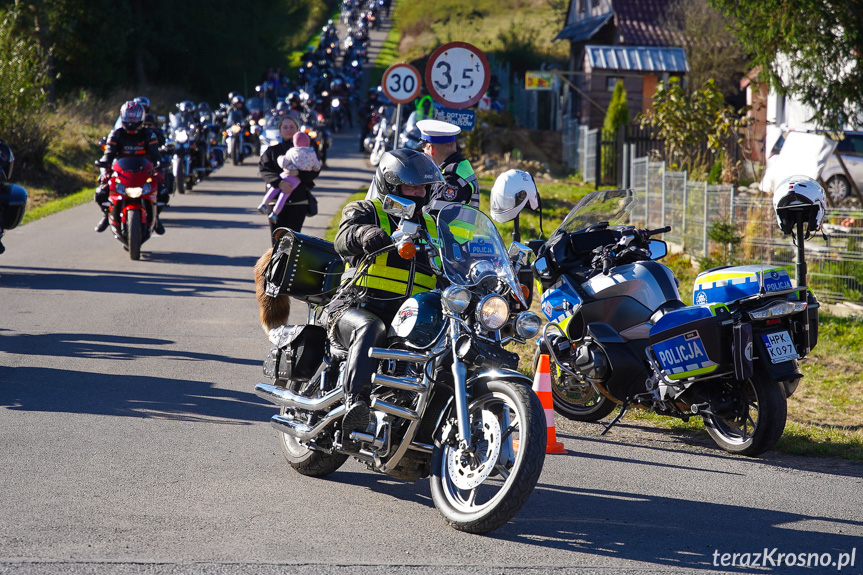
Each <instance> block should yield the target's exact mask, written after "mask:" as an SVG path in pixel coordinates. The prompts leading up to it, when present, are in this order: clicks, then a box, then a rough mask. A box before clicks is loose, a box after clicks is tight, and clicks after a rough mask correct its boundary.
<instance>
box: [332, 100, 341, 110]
mask: <svg viewBox="0 0 863 575" xmlns="http://www.w3.org/2000/svg"><path fill="white" fill-rule="evenodd" d="M339 104H341V102H339V99H338V98H333V103H332V106H333V108H338V107H339Z"/></svg>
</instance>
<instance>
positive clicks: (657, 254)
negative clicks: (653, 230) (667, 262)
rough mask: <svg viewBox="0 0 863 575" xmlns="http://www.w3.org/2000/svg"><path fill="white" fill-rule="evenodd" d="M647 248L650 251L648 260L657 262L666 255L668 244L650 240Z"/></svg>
mask: <svg viewBox="0 0 863 575" xmlns="http://www.w3.org/2000/svg"><path fill="white" fill-rule="evenodd" d="M647 248H648V249H649V250H650V259H652V260H658V259H659V258H662V257H665V255H666V254H668V244H666V243H665V242H664V241H662V240H650V243H649V244H648V245H647Z"/></svg>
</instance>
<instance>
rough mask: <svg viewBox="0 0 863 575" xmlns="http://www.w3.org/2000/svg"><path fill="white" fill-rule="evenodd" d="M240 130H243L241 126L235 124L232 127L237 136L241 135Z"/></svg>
mask: <svg viewBox="0 0 863 575" xmlns="http://www.w3.org/2000/svg"><path fill="white" fill-rule="evenodd" d="M240 130H242V128H241V127H240V125H239V124H234V125H233V126H231V131H232V132H233V133H235V134H239V133H240Z"/></svg>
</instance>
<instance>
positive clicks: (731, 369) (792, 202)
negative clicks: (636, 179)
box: [492, 178, 826, 456]
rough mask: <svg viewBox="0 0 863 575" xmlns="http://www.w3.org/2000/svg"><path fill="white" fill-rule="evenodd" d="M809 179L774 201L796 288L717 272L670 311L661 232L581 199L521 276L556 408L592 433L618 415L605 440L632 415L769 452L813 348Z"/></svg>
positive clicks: (812, 192)
mask: <svg viewBox="0 0 863 575" xmlns="http://www.w3.org/2000/svg"><path fill="white" fill-rule="evenodd" d="M806 180H808V178H798V179H797V180H792V182H791V183H790V184H788V183H786V184H785V187H784V188H783V193H781V194H779V195H777V196H776V197H775V198H774V203H775V206H776V214H777V219H778V221H779V225H780V228H781V229H782V231H783V232H785V233H792V232H794V233H796V238H797V246H798V252H797V257H798V260H797V261H798V262H799V263H798V265H797V272H796V275H797V285H796V286H794V284H793V283H792V281H791V279H790V277H789V275H788V273H787V272H786V271H785V270H784V269H783V268H781V267H777V266H770V265H743V266H723V267H719V268H714V269H710V270H706V271H704V272H701V273H700V274H699V275H698V277H697V278H696V280H695V290H694V300H695V303H694V305H686V304H684V303H683V302H682V301H680V294H679V292H678V289H677V285H678V282H677V280H676V278H675V277H674V275H673V274H672V272H671V270H669V269H668V268H667V267H665V266H663V265H662V264H660V263H659V262H658V261H657V260H659V259H660V258H662V257H663V256H664V255H665V254H666V253H667V246H666V244H665V242H663V241H659V240H655V239H651V238H652V236H655V235H658V234H662V233H664V232H667V231H669V230H670V227H665V228H661V229H656V230H648V229H639V228H636V227H634V226H632V225H629V224H628V221H629V215H630V213H631V212H632V209H633V207H634V206H635V204H636V202H637V198H636V195H635V192H634V191H633V190H612V191H600V192H593V193H590V194H588V195H586V196H585V197H584V198H583V199H582V200H581V201H580V202H579V203H578V204H577V205H576V206H575V207H574V208H573V210H572V211H571V212H570V213H569V215H567V216H566V218H565V219H564V221H563V222H562V223H561V224H560V226H559V227H558V229H557V230H556V231H555V232H554V234H552V236H551V237H550V239H549V240H548V241H547V242H545V243H544V244H542V245H541V246H539V248H538V250H537V253H536V255H537V257H536V260H535V261H534V262H533V264H532V269H533V271H534V275H535V277H536V278H537V281H538V282H539V283H540V284H541V286H542V289H543V291H542V297H541V307H542V312H543V314H545V316H546V317H547V318H548V320H549V323H548V324H546V326H545V327H544V329H543V332H542V337H541V338H540V340H539V344H538V348H537V356H536V358H535V362H536V361H538V358H539V354H540V353H548V354H549V355H550V356H551V359H552V362H553V369H552V397H553V400H554V407H555V410H556V411H557V412H558V413H561V414H563V415H564V416H566V417H568V418H570V419H574V420H579V421H596V420H599V419H601V418H603V417H605V416H606V415H608V414H609V413H611V411H612V410H613V409H614V407H615V406H616V405H620V406H621V408H620V412H619V413H618V414H617V416H616V417H614V418H613V419H612V421H611V422H610V423H609V424H608V425H607V426H606V428H605V431H603V433H605V432H607V431H608V430H609V429H610V428H611V427H612V426H613V425H614V424H615V423H617V422H618V421H619V420H620V418H621V417H622V416H623V415H624V414H625V413H626V411H627V410H628V409H629V408H630V407H633V406H634V407H638V408H644V409H649V410H651V411H654V412H656V413H659V414H661V415H667V416H672V417H677V418H680V419H682V420H684V421H687V420H688V419H689V418H690V417H693V416H697V417H701V418H702V419H703V420H704V424H705V427H706V429H707V432H708V433H709V434H710V437H711V438H712V439H713V440H714V441H715V442H716V444H717V445H718V446H719V447H721V448H722V449H724V450H726V451H728V452H730V453H738V454H742V455H748V456H757V455H759V454H761V453H764V452H765V451H767V450H769V449H771V448H772V447H773V446H774V445H775V444H776V442H777V441H778V440H779V438H780V436H781V435H782V433H783V431H784V428H785V420H786V414H787V397H789V396H790V395H791V394H792V393H794V391H795V389H796V388H797V385H798V383H799V381H800V379H801V378H802V374H801V372H800V368H799V365H798V360H799V359H800V358H802V357H804V356H805V355H806V354H807V353H809V351H810V350H811V349H812V348H814V347H815V344H816V343H817V341H818V308H819V304H818V301H817V299H816V298H815V295H814V294H813V293H812V291H811V290H809V289H808V288H807V287H806V284H805V282H806V264H805V255H804V249H803V242H804V239H805V238H808V237H809V234H810V233H814V232H815V231H816V230H817V229H819V228H820V224H821V219H822V218H823V214H824V210H825V209H826V200H825V199H824V195H823V190H822V189H821V187H820V186H819V185H818V184H817V182H814V180H808V181H806ZM492 196H493V197H492V204H493V205H494V203H495V202H502V200H501V199H500V198H495V197H494V194H492ZM510 203H511V202H510ZM804 225H807V226H808V229H807V230H804V227H803V226H804ZM804 234H805V235H804ZM529 243H530V242H529ZM540 243H541V242H540Z"/></svg>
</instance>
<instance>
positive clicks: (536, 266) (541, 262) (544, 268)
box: [533, 257, 551, 278]
mask: <svg viewBox="0 0 863 575" xmlns="http://www.w3.org/2000/svg"><path fill="white" fill-rule="evenodd" d="M533 271H535V272H536V273H537V275H538V276H540V277H542V278H550V277H551V270H550V269H548V261H547V260H546V259H545V258H544V257H542V258H539V259H538V260H536V261H535V262H533Z"/></svg>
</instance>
